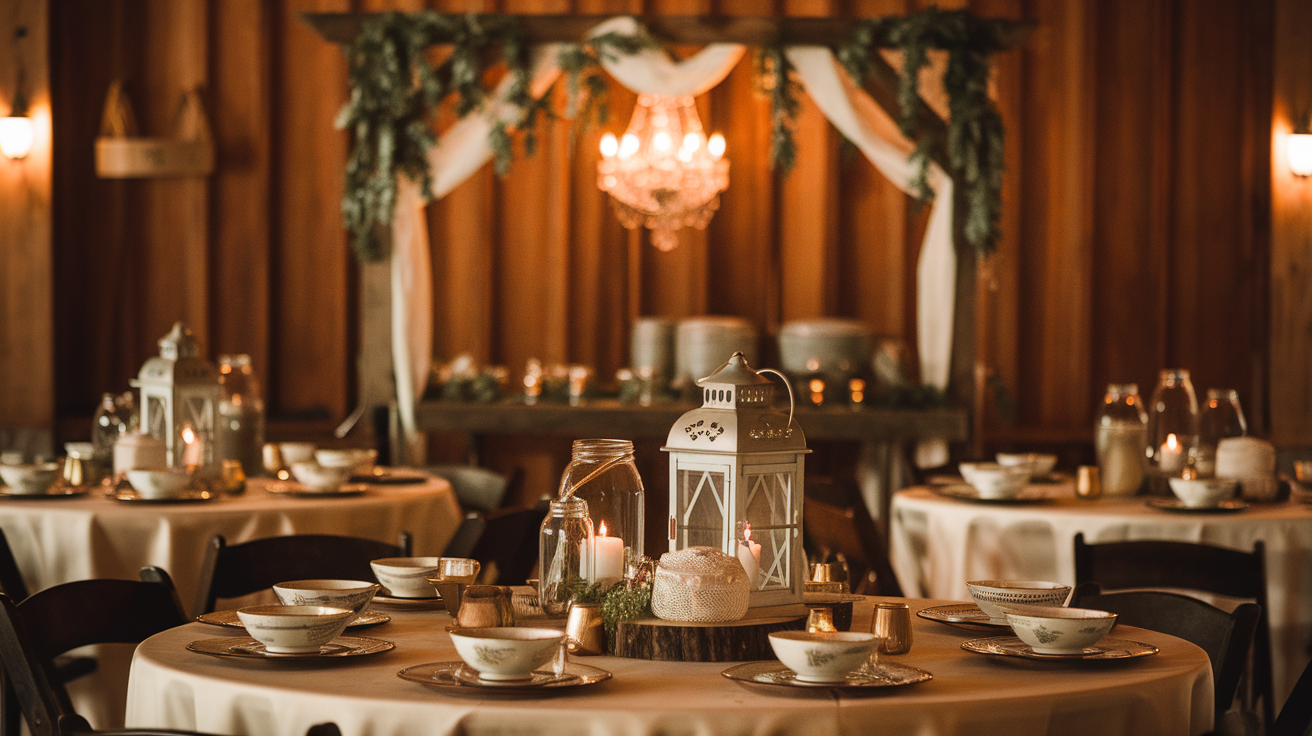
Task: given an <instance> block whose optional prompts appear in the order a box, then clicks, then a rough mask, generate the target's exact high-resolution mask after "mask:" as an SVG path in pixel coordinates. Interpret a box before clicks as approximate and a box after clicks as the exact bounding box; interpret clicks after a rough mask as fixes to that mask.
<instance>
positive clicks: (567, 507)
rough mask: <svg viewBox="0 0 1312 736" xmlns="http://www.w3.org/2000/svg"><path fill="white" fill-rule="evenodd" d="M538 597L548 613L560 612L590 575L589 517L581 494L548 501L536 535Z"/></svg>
mask: <svg viewBox="0 0 1312 736" xmlns="http://www.w3.org/2000/svg"><path fill="white" fill-rule="evenodd" d="M538 540H539V541H538V545H539V546H538V560H539V564H541V565H542V570H541V571H540V572H539V575H538V577H539V579H540V583H539V592H540V595H539V597H540V598H541V601H542V610H543V612H545V613H546V614H547V615H548V616H560V615H563V614H564V613H565V611H566V609H567V608H569V604H570V603H571V602H572V601H573V600H574V594H575V593H576V592H577V591H578V590H579V589H580V588H582V587H584V586H586V585H587V581H588V580H589V579H590V578H591V576H592V544H593V539H592V520H591V519H589V518H588V504H587V502H586V501H584V500H583V499H581V498H562V499H558V500H555V501H552V502H551V506H550V507H549V508H548V509H547V517H546V518H545V519H543V520H542V531H541V533H540V534H539V537H538Z"/></svg>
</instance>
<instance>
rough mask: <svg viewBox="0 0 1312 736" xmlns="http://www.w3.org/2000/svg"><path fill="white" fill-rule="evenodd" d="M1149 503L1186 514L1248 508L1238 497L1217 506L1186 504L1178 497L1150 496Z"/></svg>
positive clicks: (1153, 506) (1158, 507)
mask: <svg viewBox="0 0 1312 736" xmlns="http://www.w3.org/2000/svg"><path fill="white" fill-rule="evenodd" d="M1148 505H1149V506H1151V507H1152V508H1155V509H1161V510H1162V511H1178V512H1180V513H1185V514H1226V513H1233V512H1235V511H1243V510H1244V509H1246V508H1248V504H1246V503H1244V502H1243V501H1240V500H1239V499H1237V498H1235V499H1231V500H1229V501H1222V502H1221V503H1218V504H1217V505H1215V506H1185V505H1184V501H1181V500H1180V499H1178V498H1150V499H1148Z"/></svg>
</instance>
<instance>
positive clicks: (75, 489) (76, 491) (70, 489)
mask: <svg viewBox="0 0 1312 736" xmlns="http://www.w3.org/2000/svg"><path fill="white" fill-rule="evenodd" d="M87 491H88V488H87V487H86V486H55V487H54V488H51V489H50V490H48V491H46V492H45V493H14V490H13V489H12V488H10V487H9V486H0V498H72V497H73V496H85V495H86V494H87Z"/></svg>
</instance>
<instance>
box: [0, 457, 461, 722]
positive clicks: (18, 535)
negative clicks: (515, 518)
mask: <svg viewBox="0 0 1312 736" xmlns="http://www.w3.org/2000/svg"><path fill="white" fill-rule="evenodd" d="M266 483H267V482H266V481H263V480H256V479H253V480H251V481H250V484H249V488H248V489H247V491H246V493H245V494H243V495H240V496H224V497H220V498H217V499H214V500H211V501H204V502H197V503H150V504H147V503H127V502H123V501H116V500H113V499H110V498H106V497H104V496H103V495H100V494H88V495H86V496H79V497H68V498H43V499H32V500H29V499H21V498H17V497H4V498H0V529H3V530H4V533H5V536H6V537H7V538H8V540H9V546H10V548H11V549H12V550H13V552H14V556H15V557H16V558H17V560H18V566H19V569H20V570H21V571H22V573H23V580H24V582H25V583H27V585H28V588H29V590H31V591H37V590H41V589H44V588H48V587H50V586H52V585H57V584H59V583H66V582H69V581H72V580H86V579H90V578H124V579H131V580H135V579H137V576H138V572H139V571H140V569H141V568H142V567H143V566H146V565H157V566H159V567H162V568H164V569H165V570H168V571H169V574H170V575H171V576H172V577H173V582H174V583H175V584H176V585H177V588H178V594H179V596H180V597H181V598H182V602H183V605H186V606H190V605H191V603H192V601H193V600H194V599H195V597H196V585H197V578H198V576H199V574H200V568H201V564H202V563H203V561H204V558H205V547H206V545H207V543H208V542H209V539H210V537H212V536H213V535H215V534H222V535H223V536H224V537H226V538H227V540H228V541H229V542H232V543H238V542H245V541H249V540H251V539H259V538H263V537H274V536H281V535H285V534H343V535H349V536H358V537H368V538H372V539H378V540H383V541H388V542H395V541H396V537H397V534H398V533H400V532H401V531H408V532H410V533H411V534H412V535H413V536H414V549H415V553H416V554H421V555H436V554H441V552H442V550H443V548H445V547H446V543H447V542H448V541H450V539H451V537H452V535H454V534H455V530H456V527H457V526H458V525H459V523H460V508H459V505H458V504H457V503H456V499H455V494H454V493H453V492H452V490H451V486H450V484H448V483H447V482H446V481H445V480H442V479H440V478H431V477H430V478H428V479H427V480H426V481H425V482H423V483H420V484H414V485H392V486H371V487H370V489H369V491H368V492H367V493H365V494H363V495H360V496H349V497H342V498H324V497H293V496H288V495H285V494H283V495H275V494H272V493H269V492H267V491H266V490H265V486H266ZM98 650H99V652H98V656H99V658H100V660H101V666H100V669H99V670H98V671H97V673H96V674H94V675H92V676H91V677H85V678H82V679H80V680H78V681H76V682H75V683H74V684H73V686H72V687H71V688H70V691H71V692H72V694H73V696H74V701H75V705H76V707H77V708H78V712H79V713H81V714H82V715H85V716H87V717H88V718H90V719H91V721H92V724H93V725H95V726H96V727H98V728H110V727H114V726H117V725H120V724H121V723H122V718H123V705H122V703H123V696H124V692H125V688H126V674H127V668H128V658H129V657H130V655H131V649H130V648H126V649H124V648H122V647H118V646H107V647H100V648H98Z"/></svg>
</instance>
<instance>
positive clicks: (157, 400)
mask: <svg viewBox="0 0 1312 736" xmlns="http://www.w3.org/2000/svg"><path fill="white" fill-rule="evenodd" d="M145 404H146V406H145V411H144V412H143V413H144V414H145V417H146V421H145V422H143V425H144V426H145V433H146V434H149V435H153V436H155V437H159V438H161V439H164V438H166V437H167V436H168V430H169V425H168V411H169V408H168V405H167V402H165V401H164V399H162V398H161V397H159V396H147V397H145Z"/></svg>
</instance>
